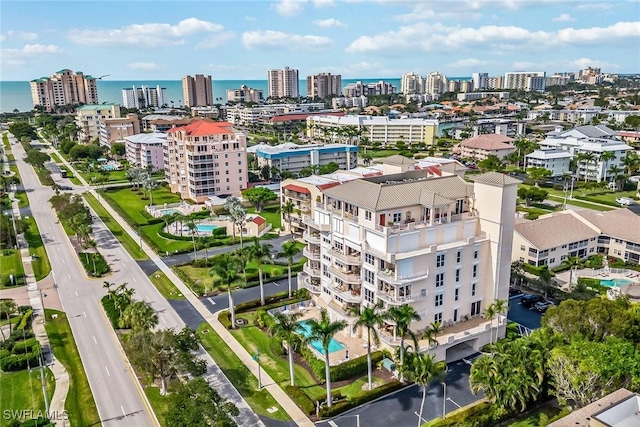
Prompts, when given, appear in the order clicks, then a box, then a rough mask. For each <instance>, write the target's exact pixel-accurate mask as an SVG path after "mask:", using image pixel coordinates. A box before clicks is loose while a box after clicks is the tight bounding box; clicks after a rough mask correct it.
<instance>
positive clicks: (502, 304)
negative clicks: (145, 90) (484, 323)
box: [492, 299, 509, 341]
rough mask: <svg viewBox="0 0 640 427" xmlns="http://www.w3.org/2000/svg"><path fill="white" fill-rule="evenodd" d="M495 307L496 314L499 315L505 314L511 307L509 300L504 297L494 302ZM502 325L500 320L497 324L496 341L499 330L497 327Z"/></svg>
mask: <svg viewBox="0 0 640 427" xmlns="http://www.w3.org/2000/svg"><path fill="white" fill-rule="evenodd" d="M492 305H493V308H494V310H495V315H496V317H497V316H504V312H505V311H507V310H508V309H509V301H507V300H504V299H497V300H495V301H494V302H493V304H492ZM499 325H500V322H499V321H498V325H496V341H497V340H498V330H497V327H498V326H499Z"/></svg>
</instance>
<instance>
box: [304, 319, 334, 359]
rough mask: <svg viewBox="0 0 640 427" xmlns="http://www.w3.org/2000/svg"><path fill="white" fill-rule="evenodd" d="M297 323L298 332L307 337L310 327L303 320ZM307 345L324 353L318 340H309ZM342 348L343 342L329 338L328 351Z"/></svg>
mask: <svg viewBox="0 0 640 427" xmlns="http://www.w3.org/2000/svg"><path fill="white" fill-rule="evenodd" d="M298 325H300V329H299V331H300V334H301V335H304V336H305V337H308V336H309V334H310V333H311V327H310V326H309V325H308V324H307V322H305V321H304V320H303V321H302V322H300V323H298ZM309 345H310V346H311V347H313V348H314V349H316V350H317V351H318V353H320V354H324V349H323V348H322V343H321V342H320V341H311V342H310V343H309ZM344 348H345V345H344V344H342V343H341V342H340V341H336V340H334V339H333V338H331V341H330V342H329V353H333V352H334V351H339V350H342V349H344Z"/></svg>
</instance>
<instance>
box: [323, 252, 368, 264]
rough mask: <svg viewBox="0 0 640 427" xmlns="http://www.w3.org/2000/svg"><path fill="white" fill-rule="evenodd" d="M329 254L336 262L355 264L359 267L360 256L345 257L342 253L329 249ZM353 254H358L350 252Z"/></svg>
mask: <svg viewBox="0 0 640 427" xmlns="http://www.w3.org/2000/svg"><path fill="white" fill-rule="evenodd" d="M329 253H330V254H331V256H333V257H335V258H336V259H337V260H339V261H342V262H344V263H347V264H355V265H360V262H361V260H362V258H361V256H360V255H359V254H358V255H346V254H344V253H342V252H340V251H339V250H337V249H331V251H329ZM352 253H353V254H356V253H358V252H352Z"/></svg>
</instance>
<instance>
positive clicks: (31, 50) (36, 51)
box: [22, 44, 62, 55]
mask: <svg viewBox="0 0 640 427" xmlns="http://www.w3.org/2000/svg"><path fill="white" fill-rule="evenodd" d="M22 52H23V53H24V54H25V55H45V54H57V53H62V49H60V48H59V47H58V46H56V45H53V44H27V45H25V46H24V47H23V48H22Z"/></svg>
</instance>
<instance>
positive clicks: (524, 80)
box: [504, 71, 545, 92]
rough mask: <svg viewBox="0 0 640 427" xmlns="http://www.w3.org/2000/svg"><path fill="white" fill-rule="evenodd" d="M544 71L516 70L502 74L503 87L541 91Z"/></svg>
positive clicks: (543, 82)
mask: <svg viewBox="0 0 640 427" xmlns="http://www.w3.org/2000/svg"><path fill="white" fill-rule="evenodd" d="M544 84H545V72H544V71H517V72H509V73H505V75H504V89H514V90H524V91H525V92H532V91H543V90H544V88H545V86H544Z"/></svg>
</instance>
